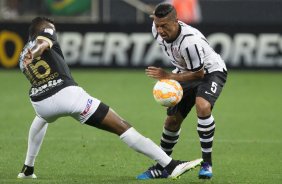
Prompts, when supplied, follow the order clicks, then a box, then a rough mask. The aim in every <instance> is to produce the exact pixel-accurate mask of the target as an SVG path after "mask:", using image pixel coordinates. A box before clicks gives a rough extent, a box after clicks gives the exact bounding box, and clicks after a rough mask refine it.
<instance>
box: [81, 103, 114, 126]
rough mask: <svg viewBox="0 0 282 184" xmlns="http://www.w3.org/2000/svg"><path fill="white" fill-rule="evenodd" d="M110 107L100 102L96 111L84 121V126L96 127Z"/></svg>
mask: <svg viewBox="0 0 282 184" xmlns="http://www.w3.org/2000/svg"><path fill="white" fill-rule="evenodd" d="M109 109H110V107H109V106H108V105H106V104H104V103H103V102H101V103H100V104H99V106H98V108H97V110H96V111H95V112H94V113H93V114H92V115H91V116H90V117H89V118H88V120H86V122H85V124H87V125H90V126H95V127H96V126H98V125H99V124H100V123H101V122H102V121H103V120H104V118H105V117H106V115H107V113H108V112H109Z"/></svg>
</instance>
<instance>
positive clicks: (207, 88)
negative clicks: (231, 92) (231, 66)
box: [196, 72, 227, 108]
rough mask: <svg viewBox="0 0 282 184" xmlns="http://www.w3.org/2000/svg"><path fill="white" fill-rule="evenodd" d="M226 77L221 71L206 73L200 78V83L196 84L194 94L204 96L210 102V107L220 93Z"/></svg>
mask: <svg viewBox="0 0 282 184" xmlns="http://www.w3.org/2000/svg"><path fill="white" fill-rule="evenodd" d="M226 79H227V74H225V73H222V72H213V73H211V74H207V75H206V76H205V77H204V79H203V80H202V83H201V84H200V85H199V86H198V90H197V94H196V96H197V97H202V98H204V99H205V100H206V101H208V102H209V103H210V105H211V108H212V107H213V106H214V104H215V102H216V100H217V99H218V97H219V95H220V94H221V91H222V89H223V87H224V85H225V82H226Z"/></svg>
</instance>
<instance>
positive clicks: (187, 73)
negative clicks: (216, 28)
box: [138, 3, 227, 179]
mask: <svg viewBox="0 0 282 184" xmlns="http://www.w3.org/2000/svg"><path fill="white" fill-rule="evenodd" d="M152 18H153V26H152V33H153V36H154V38H155V40H156V42H157V43H158V44H159V45H160V47H161V48H162V50H163V53H164V54H165V55H166V56H167V57H168V58H169V60H170V61H171V63H172V64H173V65H174V66H175V67H176V69H175V70H173V71H172V72H171V73H168V72H166V71H165V70H164V69H162V68H158V67H154V66H149V67H148V68H147V69H146V74H147V75H148V76H149V77H152V78H154V79H158V80H160V79H174V80H177V81H179V82H180V84H181V85H182V87H183V91H184V95H183V98H182V100H181V101H180V102H179V103H178V104H177V105H176V106H174V107H170V108H168V109H167V118H166V120H165V122H164V127H163V133H162V136H161V143H160V146H161V148H162V149H163V150H164V151H165V152H166V153H167V154H168V155H171V154H172V151H173V147H174V146H175V144H176V143H177V141H178V139H179V135H180V130H181V124H182V122H183V120H184V119H185V118H186V117H187V115H188V114H189V112H190V111H191V109H192V107H193V106H194V105H195V106H196V112H197V116H198V122H197V131H198V135H199V138H200V145H201V151H202V158H203V162H202V163H201V168H200V172H199V178H201V179H210V178H211V177H212V144H213V139H214V132H215V121H214V117H213V116H212V109H213V107H214V104H215V102H216V100H217V98H218V97H219V95H220V93H221V91H222V88H223V86H224V84H225V82H226V78H227V69H226V66H225V63H224V61H223V60H222V59H221V57H220V55H218V54H217V53H216V52H215V51H214V50H213V49H212V48H211V47H210V45H209V43H208V41H207V39H206V38H205V36H204V35H203V34H202V33H201V32H200V31H199V30H197V29H195V28H193V27H191V26H189V25H187V24H185V23H184V22H181V21H179V20H178V19H177V13H176V10H175V8H174V7H173V6H172V5H171V4H167V3H161V4H158V5H157V6H156V8H155V11H154V14H153V15H152ZM152 169H153V170H162V167H161V166H159V165H158V164H157V165H156V166H155V167H151V168H149V170H152ZM147 172H148V171H146V172H144V173H142V174H141V175H139V176H138V177H139V178H149V177H147V176H146V173H147Z"/></svg>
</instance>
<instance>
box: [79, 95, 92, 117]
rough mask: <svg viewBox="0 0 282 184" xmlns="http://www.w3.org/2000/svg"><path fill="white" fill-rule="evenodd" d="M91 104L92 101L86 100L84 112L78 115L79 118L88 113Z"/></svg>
mask: <svg viewBox="0 0 282 184" xmlns="http://www.w3.org/2000/svg"><path fill="white" fill-rule="evenodd" d="M92 102H93V100H92V99H88V100H87V104H86V107H85V109H84V111H83V112H82V113H80V115H81V116H85V115H86V114H87V113H88V112H89V110H90V107H91V105H92Z"/></svg>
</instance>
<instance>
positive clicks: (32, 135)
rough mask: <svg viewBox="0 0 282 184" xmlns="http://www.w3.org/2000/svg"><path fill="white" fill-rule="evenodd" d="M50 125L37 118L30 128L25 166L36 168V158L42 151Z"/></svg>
mask: <svg viewBox="0 0 282 184" xmlns="http://www.w3.org/2000/svg"><path fill="white" fill-rule="evenodd" d="M47 127H48V123H47V122H46V121H45V120H43V119H42V118H39V117H38V116H36V117H35V118H34V120H33V122H32V124H31V126H30V129H29V135H28V148H27V154H26V159H25V165H28V166H31V167H32V166H34V161H35V158H36V156H37V154H38V152H39V150H40V146H41V144H42V141H43V138H44V136H45V133H46V130H47Z"/></svg>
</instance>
